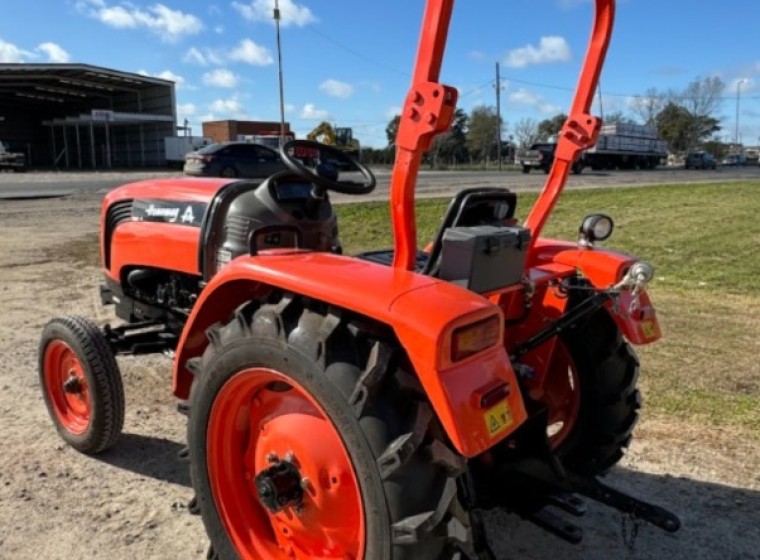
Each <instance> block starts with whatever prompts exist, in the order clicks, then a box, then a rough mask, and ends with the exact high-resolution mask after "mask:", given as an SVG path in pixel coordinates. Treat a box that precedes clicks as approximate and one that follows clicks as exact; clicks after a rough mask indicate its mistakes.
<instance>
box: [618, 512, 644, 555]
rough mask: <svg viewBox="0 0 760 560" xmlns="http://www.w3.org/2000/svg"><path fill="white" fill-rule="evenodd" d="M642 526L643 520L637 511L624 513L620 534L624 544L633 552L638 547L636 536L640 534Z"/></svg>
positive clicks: (621, 519)
mask: <svg viewBox="0 0 760 560" xmlns="http://www.w3.org/2000/svg"><path fill="white" fill-rule="evenodd" d="M629 524H630V526H631V531H630V534H629V533H628V525H629ZM640 526H641V520H640V519H639V518H638V517H636V514H635V513H624V514H623V515H622V517H621V518H620V535H621V536H622V537H623V544H624V545H625V547H626V548H627V549H628V550H629V551H631V552H633V550H634V548H636V538H637V537H638V536H639V527H640Z"/></svg>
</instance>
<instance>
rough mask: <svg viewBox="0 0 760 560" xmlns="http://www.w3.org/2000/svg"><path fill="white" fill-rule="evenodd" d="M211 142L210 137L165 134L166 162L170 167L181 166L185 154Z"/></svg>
mask: <svg viewBox="0 0 760 560" xmlns="http://www.w3.org/2000/svg"><path fill="white" fill-rule="evenodd" d="M213 143H214V142H213V140H212V139H211V138H207V137H205V136H167V137H166V138H164V157H165V158H166V164H167V165H168V166H170V167H177V168H179V167H182V166H183V165H184V164H185V156H186V155H187V154H189V153H190V152H195V151H196V150H200V149H201V148H203V147H204V146H208V145H209V144H213Z"/></svg>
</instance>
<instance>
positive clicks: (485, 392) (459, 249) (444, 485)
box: [40, 0, 680, 560]
mask: <svg viewBox="0 0 760 560" xmlns="http://www.w3.org/2000/svg"><path fill="white" fill-rule="evenodd" d="M453 5H454V1H453V0H428V1H427V8H426V11H425V16H424V22H423V25H422V37H421V42H420V47H419V53H418V57H417V63H416V67H415V71H414V77H413V82H412V86H411V90H410V92H409V95H408V96H407V98H406V103H405V106H404V111H403V114H402V116H401V122H400V127H399V132H398V138H397V158H396V166H395V168H394V171H393V175H392V181H391V194H390V196H391V207H392V216H393V231H394V236H395V237H394V247H393V248H392V249H389V250H379V251H372V252H369V253H366V254H362V255H357V256H346V255H343V254H342V250H341V244H340V238H339V236H338V223H337V219H336V216H335V213H334V211H333V208H332V206H331V204H330V200H329V192H330V191H335V192H340V193H348V194H354V195H361V194H365V193H368V192H370V191H371V190H372V189H373V188H374V187H375V179H374V177H373V175H372V173H371V172H370V170H369V169H367V168H366V167H365V166H363V165H361V164H360V163H358V162H356V161H354V160H353V159H352V158H351V157H350V156H348V155H347V154H345V153H344V152H342V151H340V150H337V149H336V148H333V147H330V146H324V145H321V144H315V143H312V142H308V141H297V140H294V141H291V142H288V143H287V144H285V145H284V146H283V148H282V156H283V158H284V160H285V161H286V162H287V164H288V166H289V168H290V169H289V171H286V172H280V173H278V174H276V175H274V176H272V177H270V178H268V179H267V180H265V181H263V182H260V183H257V182H251V181H239V180H225V179H189V178H186V179H169V180H156V181H145V182H140V183H135V184H131V185H126V186H124V187H121V188H119V189H117V190H114V191H112V192H111V193H109V194H108V195H107V196H106V197H105V199H104V201H103V207H102V232H101V257H102V261H103V266H104V269H105V285H104V286H103V287H102V289H101V294H102V299H103V302H104V304H108V305H114V306H115V312H116V315H117V316H118V317H120V318H121V319H123V320H124V323H123V324H122V325H121V326H118V327H110V326H106V327H105V328H102V329H101V328H98V327H97V326H95V325H94V324H93V323H92V322H90V321H89V320H88V319H85V318H82V317H62V318H57V319H53V320H52V321H51V322H50V323H49V324H48V325H47V326H46V327H45V329H44V332H43V337H42V341H41V344H40V379H41V383H42V387H43V392H44V396H45V400H46V403H47V405H48V408H49V411H50V414H51V416H52V418H53V421H54V423H55V425H56V427H57V429H58V431H59V433H60V434H61V435H62V437H63V438H64V439H65V440H66V441H67V442H68V443H69V444H70V445H71V446H73V447H74V448H76V449H78V450H79V451H81V452H83V453H88V454H95V453H98V452H101V451H103V450H105V449H107V448H109V447H110V446H111V445H113V444H114V443H115V442H116V440H117V438H118V436H119V434H120V432H121V430H122V426H123V420H124V392H123V388H122V382H121V377H120V373H119V368H118V364H117V362H116V360H115V356H116V355H118V354H140V353H149V352H166V353H169V354H170V355H172V356H173V393H174V395H175V396H176V397H177V399H179V400H180V405H179V406H180V409H181V410H182V411H184V412H185V413H186V414H187V415H188V428H187V445H188V450H187V451H188V453H187V455H188V458H189V462H190V469H191V475H192V484H193V488H194V491H195V495H196V497H195V500H194V502H195V504H194V505H195V507H196V508H197V510H198V511H199V513H200V515H201V516H202V519H203V523H204V525H205V527H206V530H207V532H208V535H209V537H210V540H211V547H212V548H211V553H210V554H211V556H213V557H216V558H224V559H228V558H242V559H264V560H284V559H291V558H295V559H299V560H302V559H316V558H320V559H326V558H341V559H353V560H360V559H361V560H390V559H393V560H400V559H439V558H445V559H453V558H463V557H469V558H492V557H493V554H492V553H491V551H490V548H489V544H488V539H487V537H486V534H485V529H484V526H483V523H482V522H481V518H480V513H479V512H480V511H481V510H482V509H488V508H494V507H500V508H505V509H507V510H509V511H512V512H516V513H517V514H519V515H521V516H522V517H524V518H525V519H527V520H530V521H533V522H535V523H537V524H538V525H540V526H541V527H543V528H545V529H547V530H548V531H550V532H552V533H554V534H555V535H558V536H560V537H562V538H564V539H566V540H568V541H571V542H578V541H579V540H580V539H581V537H582V532H581V529H580V528H579V527H577V526H576V525H574V524H573V523H571V522H569V521H567V520H566V519H565V518H564V517H563V516H562V515H561V514H560V513H561V512H566V513H567V514H568V515H581V514H582V513H583V512H584V508H585V503H584V502H583V500H582V498H581V496H585V497H587V498H590V499H592V500H596V501H598V502H602V503H604V504H606V505H608V506H612V507H614V508H617V509H618V510H620V511H622V512H623V513H624V514H626V515H629V516H632V517H635V518H637V519H640V520H644V521H647V522H649V523H652V524H654V525H656V526H658V527H660V528H662V529H664V530H666V531H671V532H672V531H676V530H677V529H678V528H679V526H680V523H679V520H678V518H677V517H675V516H674V515H673V514H671V513H669V512H667V511H666V510H664V509H662V508H660V507H658V506H655V505H651V504H648V503H646V502H643V501H641V500H639V499H637V498H634V497H632V496H629V495H627V494H625V493H623V492H620V491H618V490H615V489H613V488H611V487H609V486H608V485H606V484H604V483H603V482H601V480H600V477H601V476H602V475H604V474H605V473H606V472H607V471H608V470H609V469H610V468H611V467H613V466H614V465H615V464H616V463H617V462H618V461H619V460H620V458H621V457H622V456H623V453H624V452H625V450H626V449H627V447H628V446H629V444H630V442H631V434H632V431H633V428H634V426H635V424H636V421H637V419H638V416H639V408H640V405H641V399H640V395H639V391H638V390H637V388H636V383H637V377H638V370H639V364H638V361H637V359H636V356H635V354H634V352H633V350H632V349H631V344H648V343H651V342H654V341H656V340H657V339H658V338H659V337H660V328H659V326H658V322H657V319H656V316H655V311H654V308H653V306H652V304H651V303H650V299H649V297H648V295H647V291H646V287H647V283H648V282H649V281H650V280H651V278H652V274H653V270H652V267H651V266H650V265H648V264H646V263H644V262H641V261H639V260H638V259H637V258H635V257H632V256H628V255H624V254H621V253H616V252H612V251H608V250H604V249H600V248H598V247H597V246H596V242H597V241H602V240H604V239H606V238H608V237H609V235H610V234H611V233H612V226H613V224H612V220H611V219H610V218H608V217H607V216H605V215H601V214H594V215H590V216H588V217H587V218H586V219H585V220H584V221H583V223H582V225H581V226H580V232H579V240H578V242H577V243H570V242H562V241H556V240H551V239H546V238H543V237H541V231H542V229H543V226H544V224H545V222H546V220H547V218H548V217H549V214H550V212H551V210H552V208H553V206H554V205H555V203H556V201H557V198H558V196H559V195H560V192H561V191H562V188H563V186H564V184H565V181H566V179H567V176H568V172H569V171H570V169H571V167H572V164H573V162H574V161H575V159H576V158H577V157H578V155H579V154H580V153H581V151H582V150H583V149H585V148H588V147H589V146H592V145H593V144H594V142H595V139H596V137H597V134H598V132H599V128H600V124H601V122H600V120H599V119H598V118H596V117H593V116H591V115H590V114H589V110H590V105H591V101H592V97H593V94H594V91H595V88H596V85H597V80H598V78H599V73H600V71H601V68H602V64H603V60H604V57H605V54H606V50H607V46H608V43H609V39H610V34H611V30H612V24H613V19H614V1H613V0H596V12H595V14H596V15H595V22H594V26H593V30H592V37H591V42H590V46H589V50H588V53H587V55H586V60H585V64H584V66H583V69H582V73H581V77H580V82H579V86H578V90H577V92H576V96H575V100H574V102H573V105H572V108H571V110H570V116H569V118H568V119H567V122H566V123H565V126H564V128H563V130H562V133H561V137H560V140H559V145H558V147H557V151H556V158H555V161H554V165H553V167H552V169H551V173H550V175H549V177H548V180H547V183H546V186H545V187H544V189H543V191H542V193H541V195H540V196H539V198H538V200H537V202H536V204H535V206H534V207H533V209H532V210H531V211H530V213H529V215H528V218H527V220H526V222H525V223H524V225H522V226H519V225H517V224H516V220H515V219H514V213H515V204H516V197H515V195H514V194H513V193H511V192H509V191H507V190H504V189H497V188H472V189H466V190H464V191H462V192H461V193H459V194H458V195H457V196H456V197H455V198H454V199H453V201H452V202H451V204H450V206H449V208H448V210H447V212H446V214H445V216H444V218H443V221H442V224H441V227H440V230H439V231H438V233H437V235H436V237H435V239H434V240H433V242H432V243H431V244H430V245H429V246H428V249H427V250H426V251H420V250H418V245H417V236H416V231H415V206H414V200H415V198H414V191H415V181H416V177H417V173H418V169H419V166H420V160H421V158H422V155H423V154H424V152H425V151H426V150H427V149H428V148H429V147H430V144H431V141H432V139H433V137H434V136H435V135H436V134H438V133H441V132H444V131H445V130H447V129H448V128H449V126H450V124H451V121H452V116H453V115H454V111H455V106H456V101H457V91H456V90H455V89H454V88H452V87H449V86H446V85H443V84H441V83H439V81H438V77H439V72H440V68H441V60H442V56H443V51H444V45H445V42H446V37H447V33H448V27H449V21H450V18H451V14H452V9H453ZM304 149H308V150H313V151H315V152H319V154H320V156H319V158H316V159H317V161H314V162H309V164H311V163H313V164H314V165H307V164H306V163H304V162H302V161H300V160H299V159H297V158H296V157H294V155H293V154H296V153H298V151H299V150H301V151H303V150H304ZM336 162H337V164H336ZM349 168H350V169H352V170H353V173H351V174H346V175H344V173H345V170H346V169H349Z"/></svg>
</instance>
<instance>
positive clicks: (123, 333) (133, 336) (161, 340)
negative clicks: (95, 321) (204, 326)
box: [103, 321, 179, 355]
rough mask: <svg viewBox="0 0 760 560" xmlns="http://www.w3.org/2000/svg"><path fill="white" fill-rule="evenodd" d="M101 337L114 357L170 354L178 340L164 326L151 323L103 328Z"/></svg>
mask: <svg viewBox="0 0 760 560" xmlns="http://www.w3.org/2000/svg"><path fill="white" fill-rule="evenodd" d="M103 336H105V338H106V340H107V341H108V344H109V346H110V347H111V351H112V352H113V353H114V354H116V355H123V354H126V355H138V354H158V353H162V352H163V353H166V354H170V353H171V352H173V351H174V349H175V348H176V347H177V341H178V340H179V338H178V337H177V335H176V334H175V333H173V332H169V331H168V330H167V328H166V325H165V324H163V323H156V322H153V321H144V322H141V323H130V324H126V325H120V326H118V327H112V326H111V325H106V326H105V327H103Z"/></svg>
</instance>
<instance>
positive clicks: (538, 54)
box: [504, 36, 571, 68]
mask: <svg viewBox="0 0 760 560" xmlns="http://www.w3.org/2000/svg"><path fill="white" fill-rule="evenodd" d="M570 57H571V53H570V45H568V43H567V41H566V40H565V38H564V37H558V36H551V37H541V39H540V40H539V42H538V47H535V46H534V45H526V46H524V47H520V48H519V49H514V50H512V51H510V52H509V53H508V54H507V57H506V59H505V60H504V64H505V65H506V66H509V67H510V68H524V67H525V66H529V65H531V64H547V63H549V62H565V61H567V60H570Z"/></svg>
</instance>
